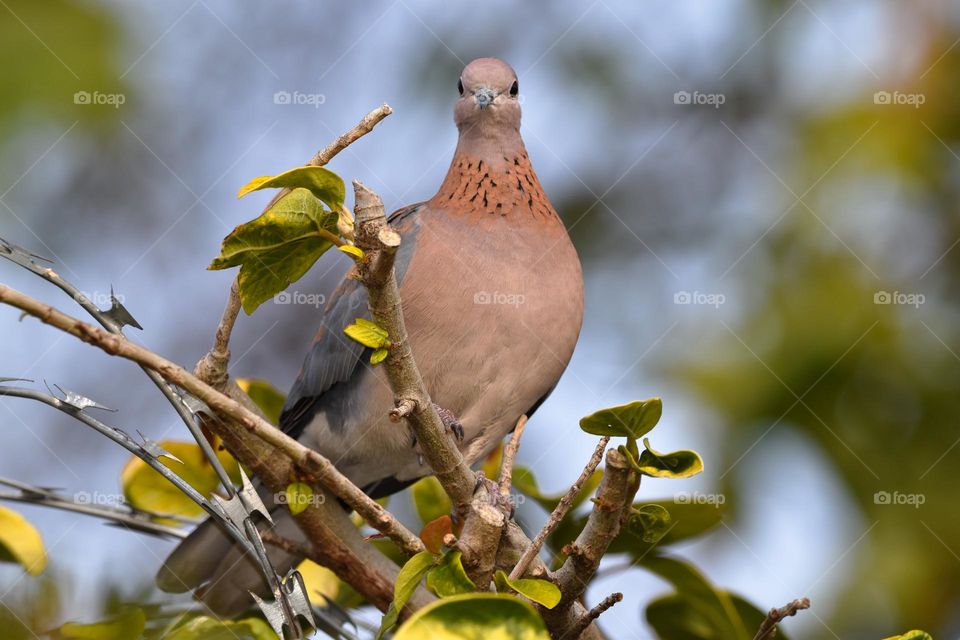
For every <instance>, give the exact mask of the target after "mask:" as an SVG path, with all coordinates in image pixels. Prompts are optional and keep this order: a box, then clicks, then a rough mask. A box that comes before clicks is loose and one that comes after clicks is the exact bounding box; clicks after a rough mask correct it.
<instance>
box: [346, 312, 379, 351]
mask: <svg viewBox="0 0 960 640" xmlns="http://www.w3.org/2000/svg"><path fill="white" fill-rule="evenodd" d="M343 332H344V333H345V334H347V335H348V336H350V337H351V338H352V339H354V340H356V341H357V342H359V343H360V344H362V345H363V346H365V347H370V348H371V349H381V348H383V347H389V346H390V335H389V334H388V333H387V331H386V329H384V328H382V327H381V326H379V325H378V324H377V323H375V322H370V321H369V320H367V319H366V318H357V319H356V320H354V322H353V324H350V325H347V326H346V327H344V328H343Z"/></svg>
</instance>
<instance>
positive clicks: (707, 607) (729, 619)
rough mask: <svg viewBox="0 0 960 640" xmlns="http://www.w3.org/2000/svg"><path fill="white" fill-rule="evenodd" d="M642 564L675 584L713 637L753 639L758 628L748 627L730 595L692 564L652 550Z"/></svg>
mask: <svg viewBox="0 0 960 640" xmlns="http://www.w3.org/2000/svg"><path fill="white" fill-rule="evenodd" d="M640 566H642V567H643V568H644V569H647V570H648V571H652V572H653V573H655V574H657V575H658V576H660V577H661V578H663V579H664V580H667V581H668V582H670V583H671V584H673V586H674V588H675V589H676V590H677V595H679V596H680V597H681V598H682V599H683V600H684V601H685V602H686V604H687V605H688V606H689V607H690V608H691V609H693V610H694V611H696V612H697V615H698V616H699V617H701V618H702V619H703V621H704V625H705V626H706V627H707V628H708V629H709V630H712V632H713V633H714V634H715V636H714V637H716V638H718V639H720V638H722V639H723V640H752V638H753V633H754V631H756V629H750V630H748V629H747V628H746V626H745V625H744V622H743V619H742V618H741V617H740V613H739V611H738V610H737V607H736V605H735V604H734V602H733V599H732V598H731V597H730V594H728V593H727V592H725V591H721V590H718V589H716V588H714V586H713V584H711V583H710V581H709V580H707V579H706V578H705V577H704V576H703V574H701V573H700V572H699V571H698V570H697V569H696V568H694V567H693V565H691V564H690V563H688V562H686V561H683V560H680V559H677V558H670V557H666V556H657V555H654V554H652V553H651V554H648V555H647V556H645V557H644V558H643V559H641V560H640ZM707 637H710V636H707Z"/></svg>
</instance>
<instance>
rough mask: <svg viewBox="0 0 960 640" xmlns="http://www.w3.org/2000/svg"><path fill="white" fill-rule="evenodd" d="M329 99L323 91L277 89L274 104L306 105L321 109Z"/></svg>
mask: <svg viewBox="0 0 960 640" xmlns="http://www.w3.org/2000/svg"><path fill="white" fill-rule="evenodd" d="M326 101H327V96H325V95H324V94H322V93H303V92H302V91H292V92H291V91H277V92H276V93H274V94H273V104H288V105H299V106H303V105H306V106H308V107H313V108H314V109H319V108H320V105H322V104H324V103H325V102H326Z"/></svg>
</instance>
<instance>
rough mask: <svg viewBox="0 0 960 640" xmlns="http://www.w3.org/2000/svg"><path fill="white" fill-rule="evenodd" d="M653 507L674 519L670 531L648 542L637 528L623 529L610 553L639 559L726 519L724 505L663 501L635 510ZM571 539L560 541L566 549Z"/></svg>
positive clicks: (627, 527) (696, 534) (640, 506)
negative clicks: (659, 547)
mask: <svg viewBox="0 0 960 640" xmlns="http://www.w3.org/2000/svg"><path fill="white" fill-rule="evenodd" d="M649 507H659V508H661V509H665V510H666V511H667V513H668V514H669V517H670V523H669V525H668V527H667V529H666V531H663V532H662V535H661V537H660V538H658V539H657V540H655V541H654V542H647V541H645V540H644V539H643V536H642V535H638V531H636V530H635V529H634V528H633V527H631V526H630V525H629V521H628V525H627V526H626V527H623V528H621V529H620V534H619V535H618V536H617V537H616V538H615V539H614V541H613V542H612V543H610V546H609V547H608V548H607V553H629V554H631V555H632V556H634V557H636V558H639V557H641V556H644V555H646V553H647V552H648V551H650V549H652V548H653V547H654V546H661V547H663V546H666V545H670V544H676V543H677V542H682V541H683V540H688V539H690V538H694V537H696V536H699V535H703V534H705V533H707V532H708V531H710V530H711V529H713V528H714V527H716V526H717V525H719V524H720V522H721V521H722V520H723V516H724V513H725V508H724V507H723V506H722V505H721V506H720V507H717V506H716V505H711V504H691V503H689V502H688V503H684V504H678V503H677V502H675V501H672V500H661V501H658V502H638V503H635V504H634V505H633V508H634V509H635V510H638V511H643V510H645V509H648V508H649ZM585 522H586V519H585V518H584V522H578V524H577V526H576V528H575V529H574V530H573V531H574V535H576V533H577V532H579V531H580V530H581V529H582V528H583V524H585ZM572 539H573V538H571V539H570V540H563V541H558V544H560V546H563V545H564V544H566V543H567V542H570V541H571V540H572Z"/></svg>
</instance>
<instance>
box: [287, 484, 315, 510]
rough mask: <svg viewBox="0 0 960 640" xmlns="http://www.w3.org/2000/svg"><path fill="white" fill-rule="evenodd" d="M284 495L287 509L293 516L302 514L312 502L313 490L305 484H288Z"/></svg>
mask: <svg viewBox="0 0 960 640" xmlns="http://www.w3.org/2000/svg"><path fill="white" fill-rule="evenodd" d="M284 495H285V496H286V499H287V508H288V509H290V513H292V514H293V515H299V514H301V513H303V512H304V511H306V509H307V507H309V506H310V505H311V504H313V502H314V498H313V488H311V487H310V485H308V484H306V483H305V482H294V483H291V484H288V485H287V489H286V491H285V492H284Z"/></svg>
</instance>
